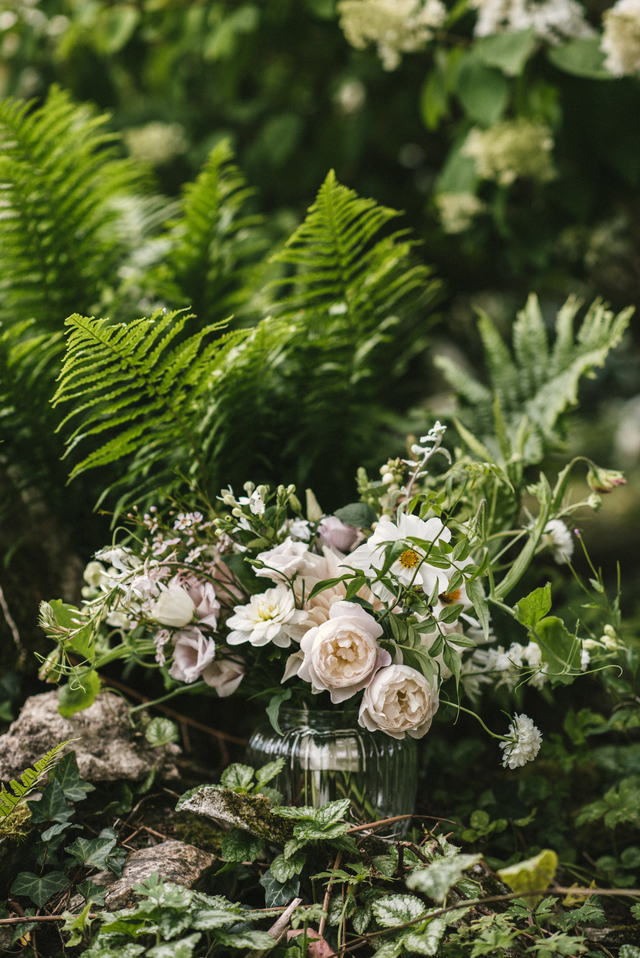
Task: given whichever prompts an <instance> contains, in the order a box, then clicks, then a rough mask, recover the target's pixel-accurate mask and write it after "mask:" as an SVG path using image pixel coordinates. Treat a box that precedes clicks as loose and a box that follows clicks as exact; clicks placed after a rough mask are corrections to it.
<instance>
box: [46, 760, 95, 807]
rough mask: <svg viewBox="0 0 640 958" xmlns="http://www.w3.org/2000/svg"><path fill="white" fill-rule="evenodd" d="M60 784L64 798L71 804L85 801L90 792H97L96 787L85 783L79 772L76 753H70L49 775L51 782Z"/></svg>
mask: <svg viewBox="0 0 640 958" xmlns="http://www.w3.org/2000/svg"><path fill="white" fill-rule="evenodd" d="M51 780H55V781H58V782H60V785H61V786H62V791H63V792H64V797H65V798H66V799H68V800H69V801H70V802H81V801H83V800H84V799H85V798H86V797H87V795H88V794H89V792H95V790H96V789H95V785H91V784H90V783H89V782H85V781H83V779H81V778H80V773H79V771H78V763H77V761H76V753H75V752H69V754H68V755H65V757H64V758H63V759H62V760H61V761H60V762H58V764H57V765H56V767H55V768H53V769H52V770H51V772H50V773H49V781H51Z"/></svg>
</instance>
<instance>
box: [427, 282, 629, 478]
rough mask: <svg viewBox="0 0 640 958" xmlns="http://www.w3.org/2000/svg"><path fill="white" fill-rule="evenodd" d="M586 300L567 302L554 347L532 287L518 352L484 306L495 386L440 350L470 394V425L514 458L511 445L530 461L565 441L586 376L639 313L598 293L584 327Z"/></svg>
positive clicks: (442, 363) (517, 336) (457, 385)
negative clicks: (614, 308)
mask: <svg viewBox="0 0 640 958" xmlns="http://www.w3.org/2000/svg"><path fill="white" fill-rule="evenodd" d="M580 305H581V304H580V302H579V301H578V300H576V299H575V298H574V297H571V298H570V299H569V300H567V302H566V303H565V304H564V306H563V307H562V308H561V309H560V310H559V312H558V315H557V320H556V329H555V342H554V344H553V346H552V348H551V349H549V342H548V337H547V331H546V328H545V324H544V320H543V318H542V314H541V312H540V306H539V304H538V300H537V298H536V297H535V296H534V295H533V294H532V295H531V296H530V297H529V299H528V301H527V304H526V306H525V308H524V309H523V310H522V311H521V312H520V313H518V317H517V319H516V322H515V323H514V327H513V350H514V355H513V356H512V354H511V351H510V350H509V348H508V346H507V345H506V343H505V342H504V340H503V339H502V337H501V336H500V334H499V333H498V331H497V329H496V327H495V325H494V324H493V322H492V320H491V319H490V317H489V316H487V315H486V314H484V313H483V314H481V315H480V320H479V328H480V333H481V336H482V340H483V344H484V348H485V358H486V364H487V368H488V372H489V379H490V384H491V389H490V390H488V389H486V388H485V387H484V386H482V384H479V383H477V382H476V381H475V380H473V379H466V375H467V374H466V372H465V371H464V370H463V369H462V368H461V367H459V366H458V367H456V364H454V363H453V362H452V361H451V360H450V359H448V358H445V357H436V360H435V362H436V365H437V366H438V367H439V368H440V369H442V371H443V373H444V375H445V377H446V378H447V380H448V381H449V383H450V384H451V385H452V386H453V388H454V390H455V391H456V393H457V394H458V395H459V396H460V398H461V399H462V400H463V404H464V406H463V409H462V411H461V419H462V420H463V422H464V425H465V426H466V427H467V428H468V429H469V430H470V432H471V433H473V434H474V435H475V436H476V437H477V438H478V439H481V441H482V442H483V443H484V445H485V446H486V447H487V448H488V449H491V450H492V451H494V453H495V455H496V457H497V456H498V454H499V448H500V449H501V452H502V455H503V458H508V457H507V456H506V455H505V451H506V450H507V448H509V449H510V454H511V455H515V456H516V457H518V459H519V460H520V461H522V462H523V463H524V464H527V463H535V462H539V461H540V460H541V459H542V457H543V455H544V450H545V447H549V446H553V445H557V444H558V443H559V442H560V440H561V431H560V422H561V417H562V415H563V413H564V412H565V411H566V410H567V409H568V408H569V407H571V406H572V405H574V404H575V403H576V402H577V397H578V388H579V384H580V380H581V378H582V376H584V375H585V374H587V373H589V372H590V371H591V370H593V369H594V368H596V367H598V366H602V365H603V364H604V362H605V360H606V358H607V356H608V354H609V352H610V351H611V350H612V349H614V348H615V347H616V346H617V345H618V344H619V343H620V340H621V339H622V336H623V334H624V332H625V330H626V328H627V326H628V324H629V320H630V318H631V315H632V313H633V308H632V307H629V308H628V309H625V310H623V311H622V312H621V313H619V314H618V315H616V314H615V313H613V312H611V310H608V309H607V308H606V307H605V306H604V305H603V304H602V303H601V302H600V301H599V300H596V301H595V302H594V303H593V304H592V305H591V307H590V308H589V310H588V312H587V314H586V316H585V318H584V320H583V321H582V323H581V325H580V327H579V329H578V331H577V335H576V334H575V333H574V328H573V326H574V320H575V316H576V314H577V312H578V310H579V308H580ZM498 417H499V418H500V422H498V421H497V420H498ZM489 423H493V428H489V427H488V424H489ZM498 432H500V441H499V442H498V438H497V434H498Z"/></svg>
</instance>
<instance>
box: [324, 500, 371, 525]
mask: <svg viewBox="0 0 640 958" xmlns="http://www.w3.org/2000/svg"><path fill="white" fill-rule="evenodd" d="M334 515H335V516H336V518H338V519H339V520H340V522H344V524H345V526H354V527H355V528H356V529H370V528H371V526H372V525H373V523H374V522H377V520H378V514H377V512H375V510H374V509H372V508H371V506H368V505H366V503H364V502H352V503H350V504H349V505H348V506H343V507H342V508H341V509H337V510H336V511H335V512H334Z"/></svg>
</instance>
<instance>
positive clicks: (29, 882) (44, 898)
mask: <svg viewBox="0 0 640 958" xmlns="http://www.w3.org/2000/svg"><path fill="white" fill-rule="evenodd" d="M68 885H69V879H68V878H67V876H66V875H65V874H64V872H55V871H54V872H49V874H48V875H44V876H42V877H39V876H38V875H34V874H33V872H20V874H19V875H18V876H17V877H16V879H15V880H14V882H13V885H12V886H11V892H12V894H14V895H24V896H26V897H27V898H30V899H31V901H33V902H35V904H36V905H37V906H38V908H42V907H43V905H46V903H47V902H48V901H49V899H50V898H51V896H52V895H55V894H56V893H57V892H59V891H62V889H63V888H67V886H68Z"/></svg>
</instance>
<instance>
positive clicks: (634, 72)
mask: <svg viewBox="0 0 640 958" xmlns="http://www.w3.org/2000/svg"><path fill="white" fill-rule="evenodd" d="M602 21H603V24H604V33H603V35H602V43H601V44H600V48H601V50H602V51H603V52H604V53H606V54H607V58H606V60H605V61H604V65H605V69H607V70H608V71H609V73H611V74H612V75H613V76H614V77H623V76H638V75H640V0H618V2H617V3H615V4H614V5H613V6H612V7H611V9H610V10H606V11H605V12H604V14H603V17H602Z"/></svg>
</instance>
